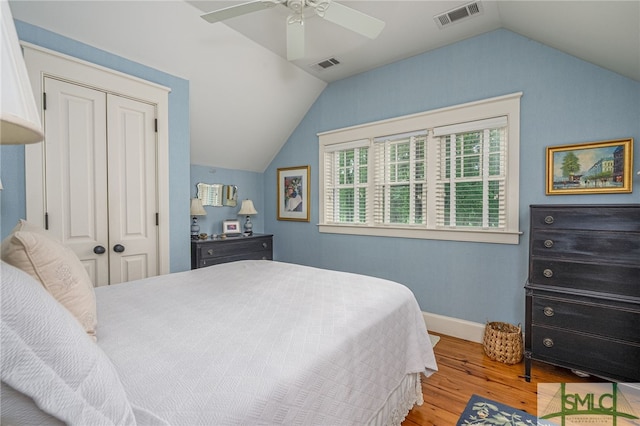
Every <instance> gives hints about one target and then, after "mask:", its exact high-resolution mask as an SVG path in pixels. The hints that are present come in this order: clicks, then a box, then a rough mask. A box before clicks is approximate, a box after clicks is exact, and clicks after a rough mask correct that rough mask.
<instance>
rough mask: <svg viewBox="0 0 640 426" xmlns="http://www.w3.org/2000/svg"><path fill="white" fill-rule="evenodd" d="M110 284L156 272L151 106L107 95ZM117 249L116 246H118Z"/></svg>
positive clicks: (153, 123) (156, 240) (156, 247)
mask: <svg viewBox="0 0 640 426" xmlns="http://www.w3.org/2000/svg"><path fill="white" fill-rule="evenodd" d="M107 116H108V117H109V119H108V123H107V126H108V127H107V134H108V141H107V146H108V180H109V184H108V186H109V241H110V247H109V250H110V276H111V284H115V283H119V282H124V281H131V280H135V279H140V278H146V277H149V276H154V275H157V274H158V264H157V259H158V226H157V225H156V212H157V211H158V201H157V200H158V197H157V166H156V164H157V160H156V157H157V143H156V132H155V117H156V111H155V106H154V105H150V104H147V103H144V102H140V101H137V100H133V99H129V98H125V97H120V96H115V95H111V94H110V95H108V98H107ZM118 245H119V246H120V247H118V249H115V247H116V246H118Z"/></svg>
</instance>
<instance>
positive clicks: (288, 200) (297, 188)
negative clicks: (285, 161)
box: [278, 166, 311, 222]
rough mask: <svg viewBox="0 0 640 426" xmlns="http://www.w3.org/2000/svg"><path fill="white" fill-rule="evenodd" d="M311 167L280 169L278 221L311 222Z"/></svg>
mask: <svg viewBox="0 0 640 426" xmlns="http://www.w3.org/2000/svg"><path fill="white" fill-rule="evenodd" d="M310 170H311V167H310V166H297V167H282V168H279V169H278V220H293V221H299V222H309V212H310V206H311V202H310V199H311V185H310V179H309V172H310Z"/></svg>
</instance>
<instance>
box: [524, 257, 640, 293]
mask: <svg viewBox="0 0 640 426" xmlns="http://www.w3.org/2000/svg"><path fill="white" fill-rule="evenodd" d="M529 282H530V283H532V284H540V285H545V286H552V287H555V288H557V289H578V290H586V291H592V292H599V293H606V294H617V295H621V296H631V297H637V298H640V265H639V264H638V262H636V265H635V266H628V265H624V266H621V265H615V264H611V263H607V264H596V263H579V262H572V261H569V260H553V259H548V258H533V259H532V261H531V263H530V271H529Z"/></svg>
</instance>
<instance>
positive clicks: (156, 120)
mask: <svg viewBox="0 0 640 426" xmlns="http://www.w3.org/2000/svg"><path fill="white" fill-rule="evenodd" d="M154 121H155V122H156V123H155V126H156V133H158V119H157V118H156V119H155V120H154Z"/></svg>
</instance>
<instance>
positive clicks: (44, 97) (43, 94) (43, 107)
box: [42, 92, 47, 110]
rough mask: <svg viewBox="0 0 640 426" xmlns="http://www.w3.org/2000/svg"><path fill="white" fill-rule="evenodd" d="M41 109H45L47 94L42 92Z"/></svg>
mask: <svg viewBox="0 0 640 426" xmlns="http://www.w3.org/2000/svg"><path fill="white" fill-rule="evenodd" d="M42 109H43V110H46V109H47V92H42Z"/></svg>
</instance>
